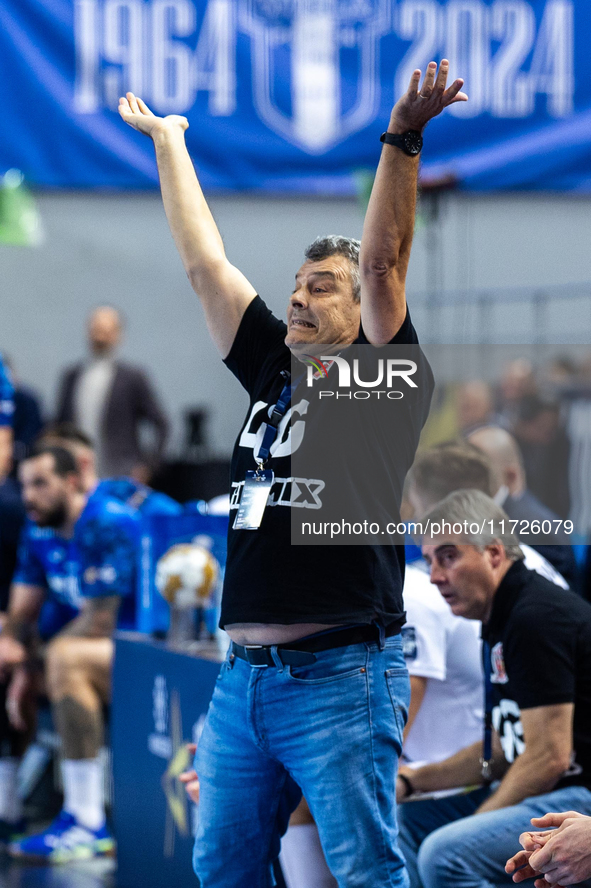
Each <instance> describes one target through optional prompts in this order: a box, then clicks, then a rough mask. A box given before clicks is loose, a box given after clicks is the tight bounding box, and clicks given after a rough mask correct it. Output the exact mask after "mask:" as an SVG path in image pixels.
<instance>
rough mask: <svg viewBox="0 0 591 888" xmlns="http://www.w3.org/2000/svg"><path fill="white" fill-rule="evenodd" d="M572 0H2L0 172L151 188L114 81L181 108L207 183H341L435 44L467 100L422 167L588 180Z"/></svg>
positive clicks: (588, 28) (583, 56) (452, 112)
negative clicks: (120, 113)
mask: <svg viewBox="0 0 591 888" xmlns="http://www.w3.org/2000/svg"><path fill="white" fill-rule="evenodd" d="M590 39H591V4H589V3H586V2H583V0H3V3H2V4H1V5H0V58H2V66H1V67H0V111H1V118H2V134H1V135H0V172H2V171H5V170H7V169H9V168H13V167H16V168H18V169H21V170H23V172H24V173H25V176H26V177H27V178H28V179H29V180H30V181H31V182H33V183H36V184H37V185H40V186H46V187H52V188H153V187H155V186H156V185H157V181H158V180H157V172H156V165H155V162H154V156H153V148H152V145H151V143H150V140H149V139H147V138H145V137H143V136H140V135H139V134H138V133H136V132H134V131H133V130H131V129H130V128H129V127H127V126H126V125H125V124H124V123H123V122H122V121H121V120H120V118H119V116H118V115H117V113H116V108H117V101H118V98H119V96H120V95H123V94H124V93H125V92H126V91H127V90H132V91H133V92H135V93H137V94H139V95H141V96H142V97H143V98H144V99H145V101H147V103H148V104H149V105H150V106H151V107H152V109H153V110H154V112H155V113H157V114H161V115H163V114H181V115H184V116H186V117H187V118H188V120H189V124H190V128H189V130H188V131H187V140H188V146H189V150H190V152H191V154H192V156H193V157H194V159H195V161H196V163H197V166H198V169H199V171H200V174H201V178H202V181H203V184H204V185H205V187H206V188H215V189H229V190H244V189H250V190H255V191H263V192H264V191H272V192H283V193H320V192H322V193H330V194H352V193H354V191H355V171H356V170H359V169H362V168H363V169H366V168H375V165H376V163H377V160H378V157H379V151H380V147H381V146H380V143H379V141H378V136H379V135H380V132H381V131H382V130H384V129H385V128H386V125H387V122H388V119H389V115H390V110H391V107H392V103H393V101H394V99H395V97H397V96H399V95H400V94H401V93H402V92H403V91H404V90H405V89H406V87H407V85H408V81H409V78H410V74H411V72H412V70H413V69H414V68H415V67H419V68H421V69H422V70H423V71H424V70H425V67H426V65H427V63H428V62H429V61H430V60H431V59H436V60H440V59H441V58H442V57H445V56H447V57H448V58H449V59H450V61H451V71H450V74H451V77H456V76H463V77H464V78H465V82H466V83H465V89H466V91H467V92H468V93H469V96H470V101H469V103H467V104H457V105H454V106H453V107H452V108H450V109H448V110H447V111H446V112H445V114H443V115H442V116H441V117H440V118H438V119H437V120H436V121H435V122H433V123H432V124H431V125H430V127H429V130H428V138H427V139H426V144H425V149H424V155H423V157H424V159H423V168H422V175H423V180H424V181H426V182H429V181H431V182H456V183H458V184H459V185H460V186H462V187H464V188H470V189H484V190H486V189H499V188H512V189H518V188H519V189H558V190H570V191H580V192H588V191H590V190H591V151H590V150H589V145H590V142H591V69H590V68H589V65H588V64H587V57H588V46H589V42H590Z"/></svg>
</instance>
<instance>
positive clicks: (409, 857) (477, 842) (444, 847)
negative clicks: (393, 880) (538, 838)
mask: <svg viewBox="0 0 591 888" xmlns="http://www.w3.org/2000/svg"><path fill="white" fill-rule="evenodd" d="M487 794H488V790H485V789H479V790H475V791H474V792H472V793H468V794H467V795H463V796H461V795H460V796H452V797H451V798H447V799H439V800H437V801H435V800H433V801H424V802H407V803H406V804H404V805H401V806H400V811H399V819H400V846H401V848H402V850H403V853H404V856H405V858H406V861H407V865H408V869H409V874H410V883H411V888H496V886H501V885H503V886H504V885H512V884H514V883H513V882H512V880H511V877H510V876H508V875H507V874H506V872H505V863H506V862H507V860H508V859H509V857H512V856H513V855H514V854H515V852H516V851H519V850H520V845H519V842H518V839H519V835H520V833H522V832H525V831H526V830H529V829H532V828H533V827H532V825H531V823H530V820H531V818H532V817H541V816H542V815H543V814H547V813H548V812H549V811H571V810H573V811H579V812H580V813H581V814H589V815H591V792H590V791H589V790H588V789H585V788H584V787H582V786H572V787H567V788H565V789H557V790H554V792H548V793H545V794H544V795H539V796H534V797H532V798H530V799H525V801H523V802H520V803H519V804H518V805H512V806H511V807H510V808H501V809H500V810H498V811H490V812H487V813H485V814H475V815H473V816H467V815H469V814H473V812H474V811H475V810H476V809H477V808H478V806H479V805H480V804H481V802H482V801H483V800H484V798H486V795H487ZM452 821H453V822H452ZM442 823H446V825H442ZM419 846H420V847H419ZM528 884H530V883H528ZM583 885H584V886H588V885H589V883H588V882H581V886H583Z"/></svg>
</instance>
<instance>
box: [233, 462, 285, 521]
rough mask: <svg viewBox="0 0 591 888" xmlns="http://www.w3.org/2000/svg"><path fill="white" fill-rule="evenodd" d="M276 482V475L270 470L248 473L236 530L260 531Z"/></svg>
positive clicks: (239, 507) (236, 519)
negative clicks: (274, 482) (270, 494)
mask: <svg viewBox="0 0 591 888" xmlns="http://www.w3.org/2000/svg"><path fill="white" fill-rule="evenodd" d="M274 480H275V473H274V472H272V471H271V470H270V469H257V471H256V472H247V473H246V478H245V479H244V487H243V489H242V497H241V499H240V505H239V506H238V513H237V514H236V518H235V519H234V524H233V525H232V527H233V528H234V530H258V529H259V527H260V526H261V521H262V520H263V515H264V514H265V508H266V506H267V501H268V499H269V493H270V492H271V487H272V486H273V481H274Z"/></svg>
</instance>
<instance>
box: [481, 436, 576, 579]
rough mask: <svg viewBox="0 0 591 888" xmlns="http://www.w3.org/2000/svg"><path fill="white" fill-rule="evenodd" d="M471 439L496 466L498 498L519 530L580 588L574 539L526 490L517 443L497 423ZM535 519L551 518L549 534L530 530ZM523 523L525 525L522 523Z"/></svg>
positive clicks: (495, 477)
mask: <svg viewBox="0 0 591 888" xmlns="http://www.w3.org/2000/svg"><path fill="white" fill-rule="evenodd" d="M468 441H469V443H470V444H473V445H474V446H475V447H478V449H479V450H481V451H482V452H483V453H484V454H485V455H486V456H487V457H488V459H489V460H490V463H491V466H492V469H493V480H494V486H495V497H494V498H495V501H496V502H497V503H498V504H499V505H500V506H501V507H502V508H503V509H504V510H505V512H506V513H507V515H508V516H509V518H510V519H512V520H515V521H519V522H520V524H519V525H518V526H517V527H516V533H520V532H521V537H522V539H524V540H525V541H526V542H528V543H529V545H530V546H532V548H534V549H536V551H538V552H539V553H540V555H543V556H544V558H546V559H547V560H548V561H549V562H550V564H552V565H554V567H555V568H556V570H557V571H558V572H559V573H560V574H562V576H563V577H564V578H565V580H566V581H567V583H568V584H569V586H570V587H571V589H576V588H577V565H576V561H575V556H574V553H573V549H572V546H571V545H570V542H571V540H570V539H569V537H568V535H567V534H566V533H565V532H564V530H562V528H559V529H558V530H556V528H557V527H559V525H558V524H557V523H555V522H558V521H559V518H558V515H556V514H555V513H554V512H552V511H550V509H548V508H547V507H546V506H545V505H544V504H543V503H541V502H540V501H539V499H537V498H536V497H535V496H534V495H533V493H531V491H529V490H528V489H527V486H526V481H525V470H524V468H523V461H522V458H521V453H520V451H519V447H518V446H517V442H516V441H515V439H514V438H513V437H512V436H511V435H510V434H509V432H506V431H505V429H500V428H497V427H495V426H487V427H486V428H482V429H478V430H477V431H475V432H472V434H471V435H470V436H469V438H468ZM532 521H538V522H542V521H550V522H553V523H552V524H551V525H550V526H551V528H552V532H551V533H550V534H539V533H538V534H536V533H531V532H529V533H528V529H529V526H530V524H531V522H532ZM522 522H523V524H522Z"/></svg>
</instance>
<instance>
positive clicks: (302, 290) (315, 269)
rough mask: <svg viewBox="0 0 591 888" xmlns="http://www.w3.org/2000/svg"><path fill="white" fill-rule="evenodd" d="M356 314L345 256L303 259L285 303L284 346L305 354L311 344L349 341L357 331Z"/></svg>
mask: <svg viewBox="0 0 591 888" xmlns="http://www.w3.org/2000/svg"><path fill="white" fill-rule="evenodd" d="M359 318H360V306H359V303H358V302H355V300H354V298H353V286H352V283H351V265H350V263H349V260H348V259H345V257H344V256H329V257H328V258H327V259H321V260H320V261H318V262H311V261H307V262H304V264H303V265H302V267H301V268H300V270H299V271H298V273H297V275H296V284H295V289H294V291H293V293H292V294H291V298H290V300H289V305H288V307H287V336H286V337H285V344H286V345H287V347H288V348H290V349H291V351H292V352H294V353H295V354H298V353H303V354H306V353H308V352H310V351H313V349H314V346H315V345H350V344H351V343H352V342H354V341H355V339H356V338H357V336H358V334H359Z"/></svg>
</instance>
